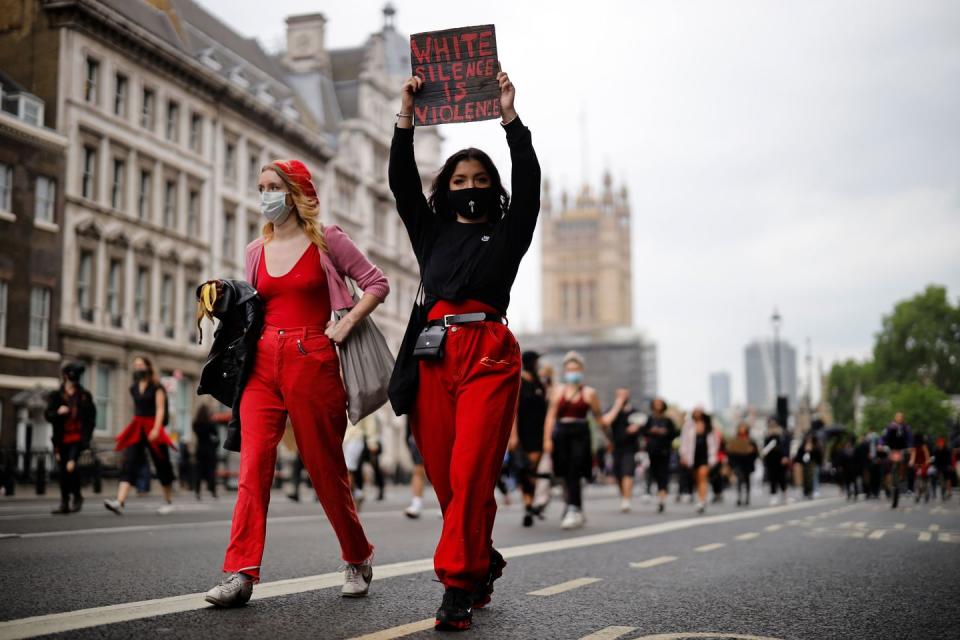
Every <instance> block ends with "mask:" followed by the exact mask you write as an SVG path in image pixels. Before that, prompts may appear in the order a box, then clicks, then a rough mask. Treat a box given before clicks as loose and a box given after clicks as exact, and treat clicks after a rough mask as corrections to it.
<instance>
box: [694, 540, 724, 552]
mask: <svg viewBox="0 0 960 640" xmlns="http://www.w3.org/2000/svg"><path fill="white" fill-rule="evenodd" d="M725 546H727V544H726V543H725V542H714V543H712V544H705V545H703V546H701V547H697V548H696V549H694V551H699V552H700V553H706V552H707V551H715V550H717V549H722V548H723V547H725Z"/></svg>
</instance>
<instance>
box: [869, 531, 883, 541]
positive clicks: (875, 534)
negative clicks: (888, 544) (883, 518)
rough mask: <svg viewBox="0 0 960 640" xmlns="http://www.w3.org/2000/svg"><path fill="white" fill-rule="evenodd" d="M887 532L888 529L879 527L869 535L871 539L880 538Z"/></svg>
mask: <svg viewBox="0 0 960 640" xmlns="http://www.w3.org/2000/svg"><path fill="white" fill-rule="evenodd" d="M886 533H887V530H886V529H877V530H876V531H873V532H871V533H870V535H869V536H867V537H868V538H870V539H871V540H879V539H881V538H882V537H883V536H885V535H886Z"/></svg>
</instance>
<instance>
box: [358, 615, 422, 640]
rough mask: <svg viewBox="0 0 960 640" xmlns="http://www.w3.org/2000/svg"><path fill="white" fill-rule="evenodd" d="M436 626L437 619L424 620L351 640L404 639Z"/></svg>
mask: <svg viewBox="0 0 960 640" xmlns="http://www.w3.org/2000/svg"><path fill="white" fill-rule="evenodd" d="M435 624H436V619H435V618H424V619H423V620H417V621H416V622H408V623H407V624H401V625H400V626H397V627H390V628H389V629H384V630H382V631H374V632H373V633H368V634H366V635H362V636H357V637H355V638H351V639H350V640H392V639H393V638H402V637H404V636H409V635H411V634H414V633H417V632H420V631H426V630H428V629H433V627H434V625H435Z"/></svg>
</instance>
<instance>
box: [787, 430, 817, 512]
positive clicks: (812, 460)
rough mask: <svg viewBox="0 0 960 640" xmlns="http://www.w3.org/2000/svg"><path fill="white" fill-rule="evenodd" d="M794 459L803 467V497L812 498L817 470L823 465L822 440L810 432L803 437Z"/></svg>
mask: <svg viewBox="0 0 960 640" xmlns="http://www.w3.org/2000/svg"><path fill="white" fill-rule="evenodd" d="M794 461H795V462H796V463H797V464H799V465H800V466H801V468H802V469H803V497H804V498H806V499H808V500H810V499H812V498H814V497H815V496H814V491H815V478H816V474H817V470H818V469H819V468H820V466H821V465H823V449H822V448H821V447H820V440H818V439H817V437H816V436H815V435H813V434H812V433H811V434H808V435H807V437H806V438H804V439H803V444H801V445H800V449H799V450H797V455H796V456H795V458H794Z"/></svg>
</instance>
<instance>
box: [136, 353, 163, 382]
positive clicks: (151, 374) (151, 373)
mask: <svg viewBox="0 0 960 640" xmlns="http://www.w3.org/2000/svg"><path fill="white" fill-rule="evenodd" d="M137 358H139V359H141V360H143V364H145V365H147V373H148V375H147V382H148V383H150V384H154V385H158V384H160V376H158V375H157V370H156V369H155V368H154V366H153V362H152V361H151V360H150V358H148V357H147V356H144V355H136V356H134V357H133V359H134V360H136V359H137Z"/></svg>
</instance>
